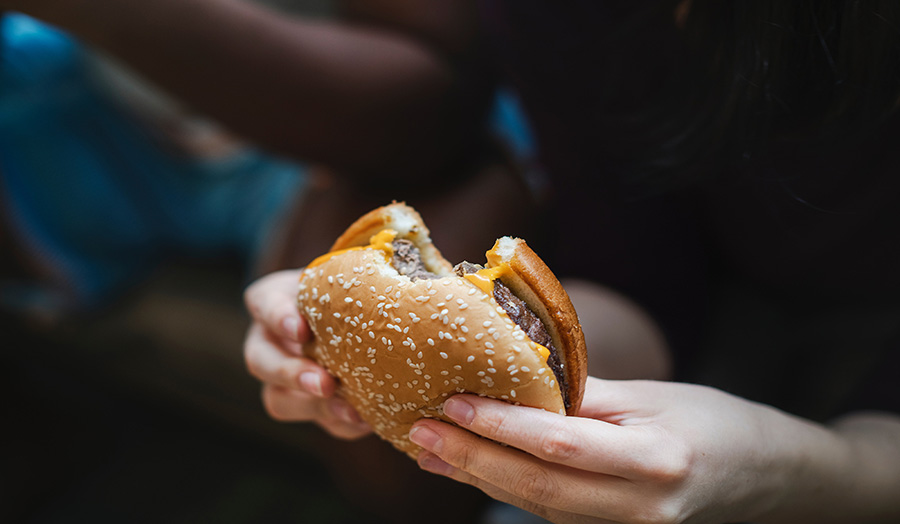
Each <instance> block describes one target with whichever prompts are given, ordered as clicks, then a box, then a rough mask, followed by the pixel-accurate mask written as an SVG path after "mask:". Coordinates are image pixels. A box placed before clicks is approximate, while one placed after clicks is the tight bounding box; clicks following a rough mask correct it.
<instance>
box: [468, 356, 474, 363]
mask: <svg viewBox="0 0 900 524" xmlns="http://www.w3.org/2000/svg"><path fill="white" fill-rule="evenodd" d="M474 360H475V357H474V356H472V355H469V358H467V359H466V362H472V361H474Z"/></svg>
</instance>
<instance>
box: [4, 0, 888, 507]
mask: <svg viewBox="0 0 900 524" xmlns="http://www.w3.org/2000/svg"><path fill="white" fill-rule="evenodd" d="M448 4H449V3H448ZM452 4H453V5H457V3H456V2H454V3H452ZM361 5H364V4H362V3H360V4H357V8H359V6H361ZM384 5H385V7H386V8H385V9H381V10H379V9H374V8H372V9H371V12H375V11H377V12H381V13H386V14H391V16H388V17H387V18H384V19H378V18H377V17H375V18H376V19H375V21H374V24H373V25H370V26H361V25H358V24H349V25H333V24H321V23H315V22H310V21H305V20H299V19H289V18H287V17H282V16H279V15H277V14H276V13H272V12H270V11H266V10H264V9H259V8H256V7H254V6H252V5H250V4H246V3H243V2H237V1H234V0H155V1H153V2H146V1H139V0H28V1H27V2H26V1H9V0H6V1H4V2H0V9H15V10H19V11H23V12H26V13H29V14H33V15H36V16H38V17H41V18H44V19H46V20H48V21H49V22H51V23H55V24H57V25H60V26H62V27H65V28H67V29H69V30H70V31H72V32H73V33H75V34H76V35H78V36H79V37H81V38H82V39H84V40H85V41H87V42H89V43H91V44H93V45H96V46H99V47H101V48H103V49H106V50H107V51H109V52H111V53H113V54H114V55H115V56H117V57H119V58H120V59H122V60H124V61H125V62H127V63H128V64H129V65H131V66H133V67H135V68H136V69H137V70H138V71H139V72H142V73H144V74H145V75H147V76H148V77H150V78H151V79H153V80H154V81H156V82H158V83H159V84H160V85H161V86H162V87H164V88H167V89H168V90H170V91H172V92H174V93H176V94H177V95H179V96H180V97H182V98H183V99H184V100H185V101H187V102H188V103H190V104H191V105H193V106H194V107H195V108H196V109H197V110H199V111H200V112H204V113H207V114H209V115H213V116H215V117H216V118H218V119H219V120H220V121H222V122H223V123H225V124H226V125H227V126H228V127H230V128H232V129H234V130H236V131H237V132H238V134H240V135H242V136H244V137H246V138H249V139H251V140H254V141H257V142H259V143H262V144H266V145H268V146H269V147H271V148H272V149H276V150H279V151H283V152H286V153H288V154H290V155H293V156H296V157H300V158H306V159H311V160H314V161H317V162H323V163H327V164H329V165H331V166H334V167H336V168H339V169H341V170H343V171H346V172H353V173H364V174H366V175H373V174H384V173H385V172H386V171H390V172H391V175H392V176H395V177H400V178H402V177H403V176H406V177H407V178H412V177H414V176H416V174H418V173H421V172H423V170H430V169H436V168H437V167H439V166H442V165H445V164H446V163H447V160H448V159H450V158H453V157H454V156H456V155H458V154H459V152H460V151H461V150H463V149H465V137H466V136H467V133H463V132H460V130H463V129H467V127H466V126H467V125H469V124H470V123H471V122H472V120H468V118H469V115H472V114H477V111H475V112H470V111H469V110H460V108H472V107H476V108H477V106H478V103H477V96H476V97H475V99H471V98H468V95H467V94H466V93H482V94H483V93H484V90H482V89H461V88H460V87H461V85H467V84H466V82H467V81H470V80H467V79H470V78H471V77H469V76H466V75H465V74H464V73H466V72H468V73H469V74H471V73H472V72H473V71H477V68H475V69H468V70H466V69H465V68H460V64H463V63H468V62H469V60H471V59H472V58H473V57H474V56H476V55H477V53H474V50H476V49H477V46H476V45H475V44H476V43H477V42H476V41H475V40H476V39H474V38H473V33H472V32H471V27H472V26H471V25H470V22H471V19H470V16H469V15H471V12H469V15H467V14H466V13H467V11H465V9H463V10H462V11H451V14H452V15H453V16H447V14H446V13H445V14H444V15H442V16H440V17H429V16H424V15H423V14H422V13H419V15H418V16H415V7H416V4H415V3H414V2H399V1H397V2H387V0H384ZM422 5H424V4H422ZM458 5H460V6H469V5H470V4H469V3H468V2H459V3H458ZM388 7H389V8H390V9H388ZM392 9H396V11H392ZM421 9H426V8H424V7H423V8H421ZM410 10H412V11H410ZM364 11H365V10H364V9H361V8H360V11H359V12H360V13H363V12H364ZM423 12H424V11H423ZM401 14H403V16H400V15H401ZM405 14H410V16H406V15H405ZM361 16H362V15H361ZM419 21H425V22H419ZM441 21H451V22H453V23H454V24H456V23H458V24H459V28H458V29H459V30H454V28H453V27H447V28H446V29H447V30H446V31H445V30H444V29H445V26H444V25H443V23H442V22H441ZM435 24H436V25H435ZM451 25H452V24H451ZM436 28H440V29H441V30H440V31H438V30H437V29H436ZM398 29H400V30H402V31H404V32H398V31H397V30H398ZM454 35H460V36H461V37H462V40H456V39H455V38H454ZM466 38H470V39H469V40H467V39H466ZM472 76H474V77H477V76H478V75H472ZM235 100H250V101H252V103H246V104H245V103H235V102H234V101H235ZM427 172H430V171H427ZM404 174H405V175H404ZM296 276H297V275H296V272H282V273H275V274H272V275H269V276H267V277H264V278H262V279H261V280H259V281H258V282H256V283H255V284H253V285H252V286H250V288H248V290H247V293H246V302H247V307H248V310H249V311H250V312H251V315H252V316H253V325H252V327H251V328H250V330H249V332H248V335H247V339H246V343H245V355H246V360H247V366H248V369H249V370H250V372H251V373H253V374H254V375H255V376H256V377H257V378H259V379H260V380H261V381H262V382H263V384H264V386H263V401H264V405H265V406H266V409H267V411H268V412H269V413H270V414H271V415H272V416H273V417H275V418H277V419H279V420H291V421H308V422H313V423H315V424H318V425H320V426H321V427H323V428H324V429H325V430H326V431H328V432H329V433H331V434H332V435H335V436H336V437H339V438H345V439H353V438H357V437H359V436H361V435H364V434H367V433H368V428H366V427H365V426H364V425H363V424H361V423H360V422H359V419H358V416H357V415H356V414H355V413H353V412H352V410H350V409H349V406H347V405H346V404H345V403H343V402H341V401H340V400H339V399H337V398H335V397H334V395H333V392H334V390H335V386H336V385H335V383H334V380H333V379H332V378H331V377H329V376H328V374H327V373H325V371H324V370H323V369H321V368H320V367H318V366H316V365H315V364H314V363H312V362H311V361H309V360H307V359H305V358H303V357H302V356H300V352H299V348H300V344H302V342H304V341H305V340H307V339H308V337H309V330H308V328H307V326H306V325H305V323H304V321H303V319H302V318H300V316H299V315H298V314H297V312H296V308H294V305H293V290H294V283H295V282H296ZM589 296H592V295H589ZM595 298H596V299H597V300H602V299H601V297H599V296H597V297H595ZM614 305H615V304H613V303H612V302H607V303H605V304H600V305H599V307H598V311H603V309H604V308H606V310H607V312H609V311H614V312H615V314H621V315H623V318H628V319H629V323H632V322H633V324H630V325H633V326H638V327H640V326H642V325H645V324H646V322H648V319H647V317H646V315H644V314H641V313H639V312H638V313H636V312H635V310H634V309H632V308H631V307H630V306H629V305H627V304H619V306H622V307H618V308H614V309H613V310H610V309H609V308H610V307H613V306H614ZM594 320H596V319H593V318H591V319H588V318H582V321H583V322H584V323H586V324H591V323H592V322H593V321H594ZM649 322H650V323H651V325H652V321H649ZM616 325H618V323H617V324H616ZM653 329H655V328H653ZM656 331H657V332H658V330H656ZM633 333H642V334H643V336H648V335H647V333H646V332H645V330H643V329H637V330H635V331H633ZM619 335H621V336H618V335H617V336H616V337H613V338H612V339H613V340H614V339H618V340H620V341H624V342H627V343H628V344H631V345H632V347H638V348H641V347H650V348H651V349H649V350H648V351H650V353H659V349H660V348H659V347H656V346H657V342H653V341H652V340H654V339H655V337H654V336H653V335H652V334H650V335H649V340H650V341H648V342H640V341H636V339H635V338H634V337H633V336H630V335H627V333H620V334H619ZM600 342H601V341H600V340H599V339H596V338H595V339H594V342H591V344H592V347H594V348H597V349H598V350H600V351H601V352H602V351H604V344H602V343H600ZM609 347H611V346H609ZM609 347H607V349H608V348H609ZM648 360H649V359H648ZM614 361H615V360H614V359H612V360H609V362H614ZM638 362H639V361H638ZM660 365H661V366H662V367H658V366H660ZM654 366H657V367H654V369H655V371H653V372H652V373H651V371H650V370H649V369H647V370H644V371H646V372H647V373H648V376H653V375H654V374H660V373H662V374H665V364H661V361H658V360H657V361H655V362H654ZM634 369H635V370H641V369H642V368H641V367H640V366H638V367H636V368H634ZM601 371H602V370H601ZM609 371H612V370H611V369H610V370H609ZM629 373H634V372H633V371H632V372H629ZM467 406H468V407H467ZM445 411H446V412H447V413H448V414H449V415H450V416H452V417H455V419H456V421H457V423H458V424H459V427H454V426H451V425H448V424H443V423H439V422H435V421H433V420H424V421H421V422H419V423H418V424H417V426H416V427H415V431H413V433H412V438H413V439H414V440H415V441H416V442H418V443H419V444H420V445H421V446H423V447H424V448H426V449H428V450H430V451H428V452H424V453H422V458H421V462H420V465H421V466H422V467H423V468H425V469H427V470H429V471H432V472H435V473H438V474H441V475H444V476H448V477H450V478H453V479H456V480H458V481H460V482H464V483H468V484H472V485H475V486H477V487H478V488H480V489H482V490H484V491H485V492H487V493H488V494H490V495H491V496H494V497H495V498H498V499H500V500H506V501H509V502H511V503H513V504H517V505H519V506H521V507H523V508H525V509H528V510H530V511H534V512H536V513H539V514H542V515H545V516H547V517H549V518H551V519H552V520H555V521H558V522H587V521H589V522H725V521H739V520H744V519H753V520H755V521H758V522H792V523H796V522H817V523H822V522H854V523H860V522H896V521H897V520H898V519H900V500H898V499H900V497H897V496H896V494H897V493H898V492H900V419H898V417H897V416H896V415H893V414H888V413H852V414H849V415H847V416H846V417H844V418H842V419H841V420H839V421H835V422H834V423H833V424H830V425H827V426H825V425H818V424H813V423H811V422H808V421H804V420H801V419H797V418H795V417H792V416H790V415H787V414H785V413H782V412H779V411H777V410H775V409H772V408H770V407H766V406H762V405H758V404H753V403H750V402H748V401H745V400H742V399H739V398H736V397H733V396H730V395H727V394H725V393H723V392H721V391H717V390H714V389H710V388H705V387H700V386H692V385H687V384H675V383H667V382H656V381H610V380H600V379H591V380H590V381H589V384H588V390H587V397H586V401H585V406H584V408H583V409H582V411H581V413H580V414H579V416H578V417H568V418H563V417H559V416H554V415H550V414H547V413H544V412H541V411H537V410H533V409H528V408H523V407H516V406H512V405H508V404H503V403H499V402H496V401H491V400H486V399H479V398H473V397H468V396H462V397H454V398H452V399H450V400H448V403H447V405H446V406H445ZM497 442H500V443H505V444H507V445H508V446H500V445H498V444H497Z"/></svg>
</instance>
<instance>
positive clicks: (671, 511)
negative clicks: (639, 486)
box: [629, 501, 684, 524]
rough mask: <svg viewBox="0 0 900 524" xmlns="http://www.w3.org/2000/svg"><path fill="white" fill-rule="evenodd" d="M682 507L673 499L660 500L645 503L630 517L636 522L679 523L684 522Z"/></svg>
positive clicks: (630, 520)
mask: <svg viewBox="0 0 900 524" xmlns="http://www.w3.org/2000/svg"><path fill="white" fill-rule="evenodd" d="M681 510H682V507H681V505H680V504H676V503H674V502H671V501H658V502H655V503H650V504H646V505H644V506H643V507H642V508H641V510H640V511H639V512H638V513H637V514H635V515H634V517H633V518H631V519H629V522H633V523H634V524H678V523H680V522H684V518H683V514H682V511H681Z"/></svg>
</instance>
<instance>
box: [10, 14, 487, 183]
mask: <svg viewBox="0 0 900 524" xmlns="http://www.w3.org/2000/svg"><path fill="white" fill-rule="evenodd" d="M338 5H339V7H340V8H341V10H342V12H343V14H344V15H345V18H346V19H347V23H327V22H323V21H317V20H308V19H305V18H302V17H290V16H285V15H283V14H281V13H278V12H275V11H272V10H269V9H266V8H263V7H261V6H259V5H257V4H254V3H253V2H245V1H241V0H155V1H153V2H144V1H141V0H27V1H18V0H15V1H11V0H0V10H3V9H11V10H16V11H21V12H24V13H26V14H30V15H33V16H36V17H38V18H41V19H43V20H45V21H47V22H50V23H52V24H55V25H58V26H60V27H63V28H65V29H66V30H68V31H69V32H71V33H73V34H75V35H76V36H78V37H79V38H80V39H82V40H83V41H85V42H87V43H89V44H91V45H93V46H96V47H98V48H101V49H103V50H104V51H106V52H107V53H110V54H111V55H113V56H115V57H117V58H119V59H120V60H121V61H123V62H124V63H126V64H128V65H129V66H130V67H131V68H133V69H134V70H136V71H137V72H138V73H141V74H142V75H143V76H145V77H146V78H148V79H150V80H152V81H153V82H154V83H156V84H157V85H159V86H160V87H161V88H163V89H164V90H166V91H168V92H170V93H172V94H174V95H176V96H177V97H178V98H179V99H180V100H182V101H184V102H185V103H187V104H188V105H189V106H190V107H192V108H193V109H194V110H196V111H197V112H198V113H201V114H206V115H211V116H212V117H214V118H215V119H216V120H217V121H219V122H221V123H222V124H224V125H225V126H226V127H227V128H229V129H230V130H232V131H234V132H235V133H236V134H238V135H240V136H241V137H242V138H245V139H248V140H250V141H253V142H255V143H258V144H262V145H264V146H265V147H266V148H267V149H269V150H273V151H277V152H279V153H282V154H284V155H287V156H291V157H295V158H299V159H302V160H304V161H306V162H312V163H320V164H324V165H327V166H329V167H330V168H332V169H337V170H340V171H342V172H343V173H345V176H353V177H356V178H357V179H360V178H363V177H371V176H375V175H377V176H378V177H379V178H381V179H383V180H387V179H394V180H400V181H403V180H410V179H412V178H414V177H415V176H417V175H418V174H419V173H421V172H438V171H440V170H441V169H444V168H446V167H447V166H451V165H455V162H456V160H457V159H458V158H459V157H461V156H464V155H465V154H466V153H467V152H468V150H469V149H470V148H471V147H473V140H472V138H473V137H472V136H471V134H469V133H464V132H463V131H462V130H463V129H469V128H471V127H472V125H473V123H474V122H476V121H478V120H479V119H480V118H481V116H482V111H483V110H484V109H485V107H486V106H485V101H487V100H488V97H489V95H490V87H489V85H490V79H489V75H486V74H483V71H482V68H481V66H480V65H479V64H480V63H481V60H482V59H481V58H480V56H481V55H479V54H478V53H476V50H477V43H478V34H477V33H476V32H475V31H473V30H472V28H473V27H475V24H474V22H473V19H474V17H475V11H474V8H473V4H472V2H469V1H456V2H447V3H446V5H445V6H444V7H442V8H441V9H439V10H432V9H431V7H430V5H426V4H422V3H421V2H412V1H409V0H370V1H368V2H355V1H346V2H340V1H339V2H338ZM438 21H440V23H438ZM463 64H465V65H464V66H463ZM236 101H243V103H236Z"/></svg>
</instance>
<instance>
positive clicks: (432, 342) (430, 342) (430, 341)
mask: <svg viewBox="0 0 900 524" xmlns="http://www.w3.org/2000/svg"><path fill="white" fill-rule="evenodd" d="M428 345H429V346H433V345H434V339H433V338H429V339H428Z"/></svg>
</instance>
